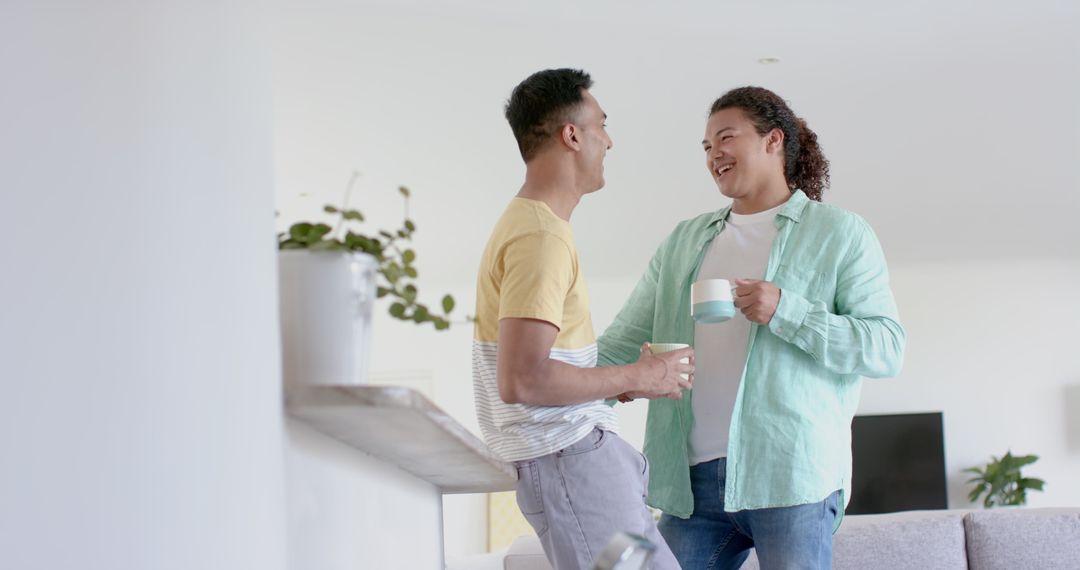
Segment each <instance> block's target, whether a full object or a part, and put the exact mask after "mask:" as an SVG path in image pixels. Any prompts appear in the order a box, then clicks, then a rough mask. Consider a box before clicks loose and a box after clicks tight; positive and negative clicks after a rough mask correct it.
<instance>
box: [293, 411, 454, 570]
mask: <svg viewBox="0 0 1080 570" xmlns="http://www.w3.org/2000/svg"><path fill="white" fill-rule="evenodd" d="M287 428H288V438H287V439H288V443H289V445H288V451H287V453H286V458H287V463H286V464H287V467H288V468H287V474H288V481H289V492H288V497H289V499H288V514H289V525H288V526H289V547H290V548H289V567H290V568H293V569H295V570H311V569H318V570H358V569H363V568H371V569H376V568H402V569H405V568H417V569H420V568H426V569H435V568H439V567H440V561H441V560H442V550H441V546H442V543H441V541H440V534H439V532H440V527H441V523H442V509H441V504H440V503H439V491H438V489H436V488H435V487H434V486H433V485H432V484H430V483H428V482H427V481H423V480H420V479H417V478H416V477H413V476H412V475H410V474H408V473H406V472H404V471H402V470H400V469H397V468H396V467H392V466H390V465H387V464H386V463H383V462H382V461H379V460H377V459H374V458H372V457H370V456H368V455H366V454H364V453H358V452H357V451H356V449H354V448H352V447H349V446H346V445H344V444H342V443H340V442H338V441H336V440H333V439H331V438H329V437H327V436H325V435H323V434H321V433H319V432H317V431H315V430H313V429H311V428H310V427H308V426H306V425H305V424H303V423H302V422H297V421H295V420H288V421H287Z"/></svg>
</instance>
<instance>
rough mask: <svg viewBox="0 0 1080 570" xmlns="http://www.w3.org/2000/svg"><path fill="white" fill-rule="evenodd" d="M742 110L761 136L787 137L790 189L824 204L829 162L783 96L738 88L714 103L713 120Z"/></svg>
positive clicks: (815, 139) (753, 89) (786, 173)
mask: <svg viewBox="0 0 1080 570" xmlns="http://www.w3.org/2000/svg"><path fill="white" fill-rule="evenodd" d="M733 107H734V108H738V109H742V110H743V111H745V112H746V114H747V115H749V116H750V120H751V122H753V123H754V128H755V129H756V130H757V133H758V134H759V135H762V136H764V135H766V134H768V133H769V132H770V131H772V130H773V129H780V130H781V131H783V133H784V178H785V179H787V183H788V187H789V188H791V189H792V190H793V191H794V190H802V191H803V193H805V194H806V195H807V197H809V198H810V199H811V200H817V201H818V202H820V201H821V194H822V192H824V191H825V189H826V188H828V187H829V160H828V159H827V158H825V154H824V153H823V152H822V150H821V145H819V144H818V140H817V134H815V133H814V131H811V130H810V128H809V127H807V126H806V121H805V120H803V119H801V118H799V117H797V116H795V112H794V111H792V110H791V107H788V104H787V103H786V102H785V101H784V100H783V99H781V98H780V96H779V95H777V94H776V93H773V92H772V91H769V90H768V89H765V88H764V87H737V88H735V89H732V90H731V91H728V92H727V93H725V94H723V95H722V96H720V98H719V99H717V100H716V101H713V104H712V106H711V107H710V108H709V116H710V117H711V116H712V115H713V113H716V112H717V111H720V110H722V109H729V108H733Z"/></svg>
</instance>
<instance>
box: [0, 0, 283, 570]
mask: <svg viewBox="0 0 1080 570" xmlns="http://www.w3.org/2000/svg"><path fill="white" fill-rule="evenodd" d="M251 4H252V5H249V3H245V2H224V3H216V4H214V5H213V6H212V7H207V6H202V5H190V6H189V5H183V6H180V5H179V4H177V3H173V2H156V3H148V2H139V3H134V2H132V3H114V4H112V5H110V6H109V7H107V8H106V7H103V6H98V5H93V6H91V5H82V4H78V3H67V2H34V3H15V2H5V3H4V4H3V6H2V7H0V69H3V70H4V86H3V88H2V89H0V124H2V125H3V127H2V128H0V222H2V223H0V226H2V227H3V234H4V237H3V238H2V239H0V268H2V269H0V275H2V277H0V299H2V306H3V309H2V311H0V313H2V317H0V384H2V388H3V395H2V396H0V567H3V568H13V569H14V568H18V569H20V570H33V569H43V570H44V569H48V570H54V569H57V568H85V569H101V570H123V569H130V570H150V569H154V570H158V569H161V570H164V569H177V570H180V569H184V570H189V569H192V568H199V569H203V570H212V569H221V570H225V569H229V570H233V569H237V568H259V569H266V570H274V569H281V568H284V567H285V560H286V553H285V546H284V545H285V524H284V523H285V520H284V488H283V469H282V464H283V454H282V427H281V411H280V410H281V405H280V387H279V383H280V370H279V364H278V332H277V331H278V327H277V319H276V298H275V270H274V250H273V247H272V245H271V244H272V231H273V220H272V217H273V185H274V180H273V176H272V149H271V144H272V139H271V100H270V95H271V93H270V89H269V85H270V75H269V72H270V70H269V51H268V44H267V37H266V33H265V30H266V26H265V21H264V20H263V19H262V15H261V13H260V11H259V9H257V7H255V6H254V5H253V4H254V3H251Z"/></svg>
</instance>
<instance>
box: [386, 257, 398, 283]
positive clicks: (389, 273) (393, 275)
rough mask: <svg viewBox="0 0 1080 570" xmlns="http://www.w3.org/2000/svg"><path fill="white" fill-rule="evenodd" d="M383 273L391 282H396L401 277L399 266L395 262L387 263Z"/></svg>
mask: <svg viewBox="0 0 1080 570" xmlns="http://www.w3.org/2000/svg"><path fill="white" fill-rule="evenodd" d="M383 274H384V275H386V280H387V281H389V282H391V283H397V282H398V279H400V278H401V268H400V267H398V264H396V263H393V262H391V263H389V264H388V265H387V266H386V268H384V269H383Z"/></svg>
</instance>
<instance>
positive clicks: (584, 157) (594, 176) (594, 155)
mask: <svg viewBox="0 0 1080 570" xmlns="http://www.w3.org/2000/svg"><path fill="white" fill-rule="evenodd" d="M575 115H576V116H575V117H574V119H575V120H574V124H575V125H576V126H577V127H578V130H577V133H578V135H577V136H578V137H579V142H580V144H581V147H580V148H581V150H580V152H579V153H578V157H579V158H578V168H579V173H580V179H581V180H582V182H583V186H584V190H585V191H586V192H593V191H596V190H599V189H600V188H603V186H604V158H605V157H606V156H607V151H609V150H611V146H612V141H611V137H610V136H608V134H607V125H606V121H607V114H606V113H604V110H603V109H601V108H600V103H598V102H597V101H596V99H595V98H594V97H593V96H592V94H590V93H589V92H588V90H583V91H582V102H581V105H580V106H579V108H578V109H577V111H576V112H575Z"/></svg>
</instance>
